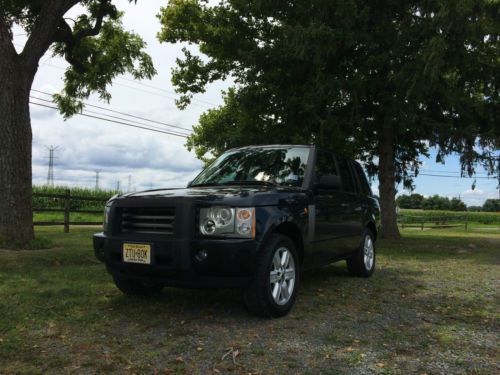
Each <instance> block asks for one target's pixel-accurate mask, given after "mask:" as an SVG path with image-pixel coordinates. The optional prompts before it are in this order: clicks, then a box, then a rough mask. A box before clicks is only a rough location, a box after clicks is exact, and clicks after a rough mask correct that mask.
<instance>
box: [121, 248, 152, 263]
mask: <svg viewBox="0 0 500 375" xmlns="http://www.w3.org/2000/svg"><path fill="white" fill-rule="evenodd" d="M123 261H124V262H127V263H140V264H151V245H150V244H140V243H124V244H123Z"/></svg>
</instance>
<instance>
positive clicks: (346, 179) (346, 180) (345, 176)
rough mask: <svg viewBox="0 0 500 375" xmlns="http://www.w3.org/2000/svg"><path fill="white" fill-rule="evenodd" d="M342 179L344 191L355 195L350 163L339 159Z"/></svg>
mask: <svg viewBox="0 0 500 375" xmlns="http://www.w3.org/2000/svg"><path fill="white" fill-rule="evenodd" d="M337 161H338V164H339V172H340V178H342V185H343V186H344V191H346V192H348V193H355V192H356V188H355V186H356V185H355V184H354V178H353V177H354V176H353V175H352V173H351V168H350V167H349V162H348V161H347V159H344V158H341V157H338V158H337Z"/></svg>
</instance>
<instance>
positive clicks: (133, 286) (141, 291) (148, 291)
mask: <svg viewBox="0 0 500 375" xmlns="http://www.w3.org/2000/svg"><path fill="white" fill-rule="evenodd" d="M113 280H114V282H115V285H116V287H117V288H118V289H120V291H121V292H122V293H124V294H127V295H131V296H149V295H152V294H157V293H160V292H161V290H162V289H163V286H161V285H156V284H152V285H148V284H144V283H142V282H140V281H136V280H131V279H127V278H124V277H121V276H118V275H113Z"/></svg>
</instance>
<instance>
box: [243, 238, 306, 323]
mask: <svg viewBox="0 0 500 375" xmlns="http://www.w3.org/2000/svg"><path fill="white" fill-rule="evenodd" d="M298 287H299V258H298V256H297V250H296V249H295V245H294V243H293V242H292V241H291V240H290V239H289V238H288V237H286V236H284V235H279V234H275V235H272V236H271V238H270V239H269V240H268V241H267V243H266V244H265V245H264V246H263V248H262V251H261V254H260V257H259V260H258V265H257V272H256V275H255V279H254V280H253V282H252V284H251V285H250V287H249V288H248V289H247V290H246V291H245V295H244V299H245V305H246V307H247V309H248V310H249V311H250V312H251V313H253V314H255V315H258V316H263V317H280V316H284V315H286V314H287V313H288V312H289V311H290V310H291V308H292V306H293V304H294V302H295V298H296V296H297V289H298Z"/></svg>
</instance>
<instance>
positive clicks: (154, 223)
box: [121, 207, 175, 234]
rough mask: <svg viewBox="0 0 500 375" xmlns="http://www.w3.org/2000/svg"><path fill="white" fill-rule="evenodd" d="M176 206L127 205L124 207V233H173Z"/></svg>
mask: <svg viewBox="0 0 500 375" xmlns="http://www.w3.org/2000/svg"><path fill="white" fill-rule="evenodd" d="M174 228H175V208H174V207H167V208H149V207H127V208H123V209H122V228H121V229H122V232H123V233H156V234H173V233H174Z"/></svg>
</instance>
